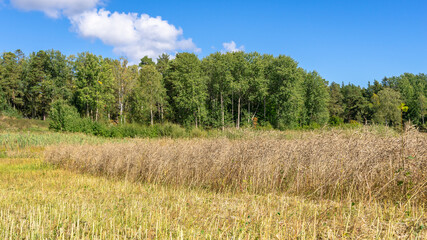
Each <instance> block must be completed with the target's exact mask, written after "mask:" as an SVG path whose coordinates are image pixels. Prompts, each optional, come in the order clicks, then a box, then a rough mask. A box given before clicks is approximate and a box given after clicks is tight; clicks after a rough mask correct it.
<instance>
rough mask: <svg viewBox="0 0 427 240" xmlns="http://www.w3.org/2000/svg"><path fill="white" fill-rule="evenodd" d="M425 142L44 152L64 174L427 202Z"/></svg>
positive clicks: (319, 141) (205, 143)
mask: <svg viewBox="0 0 427 240" xmlns="http://www.w3.org/2000/svg"><path fill="white" fill-rule="evenodd" d="M426 146H427V137H426V136H425V135H423V134H421V133H418V132H417V131H409V132H407V133H406V134H405V135H404V136H403V138H402V137H393V136H379V135H377V134H375V133H372V132H369V131H365V132H363V131H354V132H353V133H352V134H348V133H342V132H339V131H338V132H337V131H328V132H321V133H312V134H310V135H307V136H304V137H302V138H295V139H291V140H288V139H276V138H258V139H250V140H228V139H188V140H183V139H180V140H172V139H160V140H155V139H154V140H140V141H133V142H130V143H106V144H101V145H96V146H90V145H82V146H76V145H72V146H61V147H57V146H55V147H50V148H48V149H47V150H46V155H45V158H46V161H47V162H49V163H52V164H54V165H57V166H59V167H64V168H66V169H69V170H73V171H79V172H84V173H91V174H95V175H105V176H110V177H121V178H125V179H129V180H133V181H140V182H147V183H155V184H170V185H182V186H189V187H201V188H207V189H210V190H212V191H224V190H230V191H233V192H249V193H254V194H259V193H272V192H278V193H286V194H291V195H297V196H303V197H308V198H311V199H329V200H337V201H340V200H349V201H370V200H389V201H399V202H401V201H419V202H422V203H426V199H427V165H426V164H427V148H426Z"/></svg>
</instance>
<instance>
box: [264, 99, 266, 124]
mask: <svg viewBox="0 0 427 240" xmlns="http://www.w3.org/2000/svg"><path fill="white" fill-rule="evenodd" d="M265 120H266V119H265V97H264V121H265Z"/></svg>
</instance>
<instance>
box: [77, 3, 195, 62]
mask: <svg viewBox="0 0 427 240" xmlns="http://www.w3.org/2000/svg"><path fill="white" fill-rule="evenodd" d="M70 20H71V23H72V25H73V27H74V29H75V31H76V32H77V33H78V34H79V35H80V36H82V37H84V38H91V39H100V40H101V41H102V42H103V43H104V44H106V45H110V46H113V47H114V52H115V53H116V54H123V55H125V56H127V57H128V58H129V59H130V60H131V61H133V62H139V60H140V59H141V58H142V57H143V56H149V57H151V58H157V57H158V56H159V55H160V54H162V53H165V52H166V53H172V54H174V53H175V52H176V51H179V50H190V51H195V52H198V51H200V49H198V48H197V47H196V45H195V44H194V43H193V41H192V39H191V38H188V39H185V38H183V31H182V29H181V28H176V27H175V26H174V25H172V24H169V23H168V22H167V21H165V20H162V18H161V17H156V18H154V17H150V16H149V15H147V14H142V15H138V14H137V13H118V12H113V13H112V12H110V11H107V10H104V9H100V10H92V11H86V12H84V13H82V14H79V15H75V16H72V17H70Z"/></svg>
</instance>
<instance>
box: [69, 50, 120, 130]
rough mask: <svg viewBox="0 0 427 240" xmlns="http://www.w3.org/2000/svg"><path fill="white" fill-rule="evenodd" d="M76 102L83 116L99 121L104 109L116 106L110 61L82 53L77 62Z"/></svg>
mask: <svg viewBox="0 0 427 240" xmlns="http://www.w3.org/2000/svg"><path fill="white" fill-rule="evenodd" d="M74 71H75V74H76V81H75V85H76V91H75V96H74V98H75V102H76V105H77V106H78V110H79V111H80V113H81V114H84V113H86V116H87V117H89V116H90V117H92V119H93V120H95V121H97V120H98V119H99V117H100V115H101V112H102V111H103V110H104V109H109V106H110V105H112V104H114V95H113V94H114V90H113V74H112V67H111V64H109V62H108V61H106V60H104V59H103V58H102V57H98V56H96V55H93V54H91V53H81V54H79V56H78V58H77V59H76V61H75V69H74Z"/></svg>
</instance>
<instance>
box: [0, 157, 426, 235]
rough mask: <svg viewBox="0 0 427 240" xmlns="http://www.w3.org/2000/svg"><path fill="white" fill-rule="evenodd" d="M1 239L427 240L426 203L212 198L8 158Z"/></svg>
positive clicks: (0, 176)
mask: <svg viewBox="0 0 427 240" xmlns="http://www.w3.org/2000/svg"><path fill="white" fill-rule="evenodd" d="M0 169H1V170H0V238H1V239H171V238H172V239H296V238H300V239H320V238H327V239H343V238H344V239H345V238H348V239H350V238H361V239H372V238H376V239H394V238H412V239H416V238H418V239H423V238H425V237H427V232H426V231H425V224H426V223H427V219H426V208H425V205H414V204H391V203H380V202H359V203H352V202H348V201H342V202H336V201H329V200H322V201H312V200H307V199H304V198H300V197H292V196H287V195H284V194H277V193H276V194H250V193H247V192H242V193H233V192H212V191H210V190H207V189H200V188H187V187H183V186H165V185H160V184H147V183H138V182H128V181H125V180H122V179H116V178H104V177H97V176H93V175H87V174H78V173H73V172H70V171H66V170H63V169H57V168H53V167H52V166H49V165H46V164H43V161H42V160H40V159H0Z"/></svg>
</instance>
